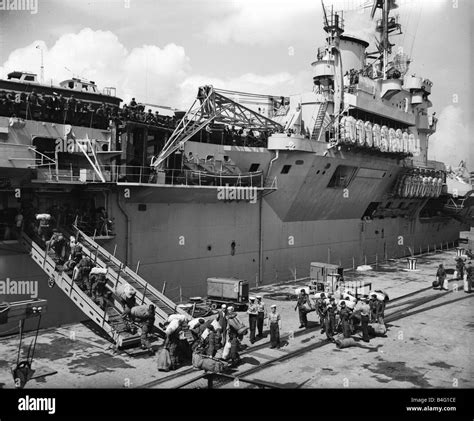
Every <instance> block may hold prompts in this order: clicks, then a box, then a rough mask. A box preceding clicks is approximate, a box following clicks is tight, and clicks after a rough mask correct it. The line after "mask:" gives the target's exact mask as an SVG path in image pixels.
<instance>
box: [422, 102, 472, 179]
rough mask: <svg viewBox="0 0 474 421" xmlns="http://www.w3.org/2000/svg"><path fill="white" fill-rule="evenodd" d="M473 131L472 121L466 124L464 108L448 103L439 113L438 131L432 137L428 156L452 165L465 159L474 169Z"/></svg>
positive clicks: (469, 167)
mask: <svg viewBox="0 0 474 421" xmlns="http://www.w3.org/2000/svg"><path fill="white" fill-rule="evenodd" d="M473 132H474V131H473V127H472V123H471V125H470V126H469V125H468V124H464V120H463V110H462V109H461V108H460V107H457V106H455V105H448V106H447V107H445V108H444V109H443V110H442V111H441V113H440V115H439V120H438V126H437V130H436V133H434V134H433V135H432V136H431V137H430V140H429V150H428V158H429V159H433V160H437V161H442V162H444V163H445V164H446V165H451V166H457V165H458V164H459V162H460V161H461V160H463V161H464V162H466V163H467V168H468V170H470V171H474V151H473V148H472V142H471V138H472V134H473Z"/></svg>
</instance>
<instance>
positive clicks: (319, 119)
mask: <svg viewBox="0 0 474 421" xmlns="http://www.w3.org/2000/svg"><path fill="white" fill-rule="evenodd" d="M327 108H328V103H327V102H322V103H320V104H319V107H318V113H317V114H316V121H315V123H314V127H313V133H312V134H311V140H316V141H317V140H319V137H320V134H321V128H322V127H323V123H324V118H325V116H326V110H327Z"/></svg>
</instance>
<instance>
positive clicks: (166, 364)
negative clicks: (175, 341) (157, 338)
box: [157, 348, 171, 371]
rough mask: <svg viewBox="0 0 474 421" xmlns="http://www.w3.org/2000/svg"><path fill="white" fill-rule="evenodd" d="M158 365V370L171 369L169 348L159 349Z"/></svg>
mask: <svg viewBox="0 0 474 421" xmlns="http://www.w3.org/2000/svg"><path fill="white" fill-rule="evenodd" d="M157 367H158V371H170V367H171V357H170V352H169V351H168V349H166V348H162V349H160V350H159V351H158V358H157Z"/></svg>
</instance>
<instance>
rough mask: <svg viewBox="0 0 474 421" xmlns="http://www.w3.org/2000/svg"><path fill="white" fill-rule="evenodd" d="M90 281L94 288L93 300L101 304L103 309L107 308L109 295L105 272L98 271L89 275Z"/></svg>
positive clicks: (92, 288)
mask: <svg viewBox="0 0 474 421" xmlns="http://www.w3.org/2000/svg"><path fill="white" fill-rule="evenodd" d="M89 282H90V284H91V290H92V300H93V301H94V302H95V303H96V304H98V305H99V306H100V308H101V309H102V310H105V308H106V302H107V301H106V300H107V298H108V297H107V295H108V292H109V291H108V290H107V287H106V285H107V278H106V277H105V275H104V274H103V273H97V274H94V275H90V276H89Z"/></svg>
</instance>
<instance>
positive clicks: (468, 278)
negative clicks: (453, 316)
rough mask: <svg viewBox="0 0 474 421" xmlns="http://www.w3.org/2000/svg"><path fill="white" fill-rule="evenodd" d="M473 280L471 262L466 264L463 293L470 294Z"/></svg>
mask: <svg viewBox="0 0 474 421" xmlns="http://www.w3.org/2000/svg"><path fill="white" fill-rule="evenodd" d="M473 280H474V268H473V267H472V265H471V262H467V265H466V270H465V273H464V292H467V293H470V292H471V291H472V282H473Z"/></svg>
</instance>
